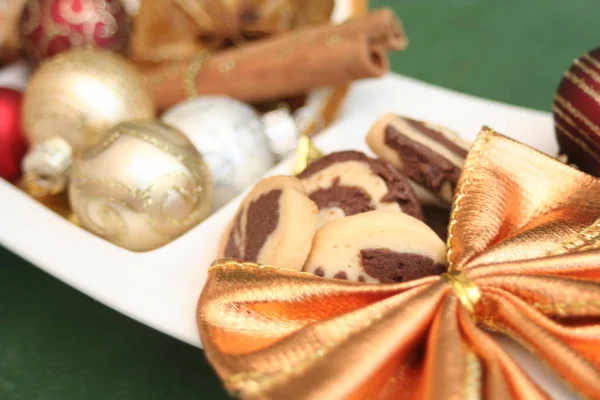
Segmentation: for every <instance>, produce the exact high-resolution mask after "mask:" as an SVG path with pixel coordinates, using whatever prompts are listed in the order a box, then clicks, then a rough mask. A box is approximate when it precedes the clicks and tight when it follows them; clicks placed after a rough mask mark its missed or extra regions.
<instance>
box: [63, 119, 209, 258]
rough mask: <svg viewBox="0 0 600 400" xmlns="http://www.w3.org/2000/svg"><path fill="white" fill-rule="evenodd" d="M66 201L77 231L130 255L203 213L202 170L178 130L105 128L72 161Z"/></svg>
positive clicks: (147, 125) (136, 125)
mask: <svg viewBox="0 0 600 400" xmlns="http://www.w3.org/2000/svg"><path fill="white" fill-rule="evenodd" d="M69 199H70V202H71V207H72V209H73V211H74V212H75V213H76V214H77V217H78V218H79V222H80V224H81V226H82V227H84V228H86V229H88V230H89V231H91V232H93V233H95V234H97V235H99V236H101V237H103V238H105V239H107V240H110V241H111V242H113V243H115V244H117V245H119V246H122V247H124V248H126V249H129V250H133V251H147V250H152V249H155V248H157V247H159V246H162V245H164V244H166V243H168V242H169V241H171V240H173V239H174V238H176V237H178V236H179V235H181V234H183V233H184V232H186V231H187V230H188V229H190V228H192V227H193V226H195V225H196V224H198V223H199V222H200V221H202V220H203V219H204V218H205V217H206V216H207V215H208V213H209V212H210V209H211V202H212V184H211V179H210V175H209V172H208V168H207V166H206V164H205V163H204V161H203V160H202V157H201V155H200V154H199V153H198V151H197V150H196V149H195V147H194V146H193V145H192V143H191V142H190V141H189V140H188V139H187V138H186V137H185V136H184V135H183V134H182V133H181V132H179V131H178V130H176V129H175V128H172V127H170V126H168V125H164V124H161V123H158V122H152V121H134V122H125V123H122V124H119V125H117V126H115V127H113V128H112V129H110V130H109V131H108V132H107V133H106V134H105V135H104V136H103V137H102V138H101V139H100V140H99V141H98V143H97V144H95V145H94V146H93V147H90V148H88V149H87V150H85V151H83V152H82V153H80V154H79V155H78V156H76V157H75V159H74V161H73V165H72V169H71V180H70V184H69Z"/></svg>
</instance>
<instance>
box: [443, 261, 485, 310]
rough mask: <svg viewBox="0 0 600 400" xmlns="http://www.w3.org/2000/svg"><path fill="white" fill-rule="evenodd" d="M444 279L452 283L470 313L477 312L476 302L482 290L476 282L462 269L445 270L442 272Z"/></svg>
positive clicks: (454, 290)
mask: <svg viewBox="0 0 600 400" xmlns="http://www.w3.org/2000/svg"><path fill="white" fill-rule="evenodd" d="M442 279H444V280H445V281H446V282H447V283H449V284H450V286H451V287H452V291H453V292H454V294H455V295H456V297H458V299H459V300H460V302H461V303H462V305H463V306H464V307H465V308H466V309H467V310H469V312H470V313H473V312H475V304H477V302H478V301H479V299H480V298H481V292H480V291H479V288H478V287H477V286H476V285H475V283H474V282H473V281H472V280H471V279H469V278H468V277H467V275H465V274H464V273H463V272H462V271H454V272H445V273H443V274H442Z"/></svg>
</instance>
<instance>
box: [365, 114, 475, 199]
mask: <svg viewBox="0 0 600 400" xmlns="http://www.w3.org/2000/svg"><path fill="white" fill-rule="evenodd" d="M367 143H368V144H369V147H370V148H371V150H373V152H374V153H375V154H377V155H378V156H379V157H380V158H381V159H382V160H385V161H387V162H389V163H391V164H392V165H393V166H394V167H396V168H398V169H399V170H401V171H402V172H404V174H406V176H408V177H409V178H410V179H411V180H413V181H414V182H415V183H417V184H418V185H420V186H422V187H423V188H425V189H426V190H428V191H430V192H431V193H432V194H434V195H435V196H437V197H438V198H439V199H440V200H442V201H443V202H444V203H446V204H450V203H451V202H452V198H453V196H454V190H455V188H456V183H457V181H458V177H459V176H460V172H461V168H462V165H463V162H464V159H465V157H466V156H467V152H468V149H469V147H470V146H469V144H468V143H467V142H465V141H463V140H461V139H460V138H459V137H458V135H457V134H456V133H455V132H453V131H451V130H449V129H447V128H444V127H442V126H438V125H433V124H429V123H427V122H421V121H417V120H414V119H410V118H406V117H401V116H398V115H394V114H386V115H385V116H383V117H382V118H380V119H379V120H378V121H377V122H376V123H375V125H373V127H372V128H371V130H370V131H369V134H368V135H367ZM420 194H423V195H424V197H423V199H422V200H424V201H423V202H427V201H426V200H427V199H426V197H425V194H424V193H419V191H418V190H417V195H420ZM420 199H421V196H420Z"/></svg>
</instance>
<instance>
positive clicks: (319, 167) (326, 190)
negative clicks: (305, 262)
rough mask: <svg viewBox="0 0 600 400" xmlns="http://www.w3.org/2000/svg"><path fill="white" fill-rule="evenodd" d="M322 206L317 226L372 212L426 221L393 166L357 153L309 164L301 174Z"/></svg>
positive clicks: (310, 194)
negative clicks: (391, 213)
mask: <svg viewBox="0 0 600 400" xmlns="http://www.w3.org/2000/svg"><path fill="white" fill-rule="evenodd" d="M298 178H299V179H300V180H301V182H302V184H303V185H304V188H305V189H306V192H307V194H308V196H309V197H310V199H311V200H313V201H314V202H315V203H316V204H317V206H318V207H319V217H318V223H317V226H322V225H323V224H325V223H327V222H329V221H333V220H335V219H338V218H342V217H344V216H348V215H354V214H358V213H362V212H366V211H372V210H394V211H402V212H404V213H406V214H408V215H411V216H413V217H415V218H418V219H423V211H422V210H421V205H420V204H419V202H418V200H417V197H416V195H415V192H414V190H413V188H412V187H411V186H410V183H409V181H408V179H407V178H406V177H405V176H404V175H402V174H401V173H399V172H398V171H397V170H396V169H395V168H394V167H393V166H392V165H390V164H388V163H386V162H384V161H381V160H375V159H372V158H370V157H367V156H366V155H365V154H363V153H361V152H358V151H340V152H336V153H331V154H329V155H326V156H324V157H322V158H320V159H318V160H317V161H315V162H313V163H312V164H310V165H309V166H308V167H307V168H306V169H305V170H304V171H303V172H302V173H300V174H299V175H298Z"/></svg>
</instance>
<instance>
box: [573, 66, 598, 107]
mask: <svg viewBox="0 0 600 400" xmlns="http://www.w3.org/2000/svg"><path fill="white" fill-rule="evenodd" d="M565 78H567V80H568V81H569V82H571V83H572V84H573V85H575V86H577V88H579V89H580V90H581V91H582V92H584V93H585V94H587V95H588V96H589V97H591V98H592V99H593V100H594V101H595V102H596V103H598V105H600V94H598V93H597V92H596V91H595V90H594V89H592V88H591V87H589V86H588V84H587V83H586V82H585V81H584V80H583V79H581V78H579V77H578V76H577V75H575V74H574V73H572V72H571V71H567V72H565Z"/></svg>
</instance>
